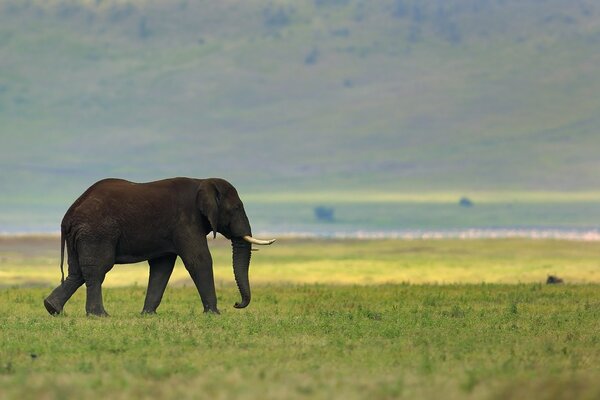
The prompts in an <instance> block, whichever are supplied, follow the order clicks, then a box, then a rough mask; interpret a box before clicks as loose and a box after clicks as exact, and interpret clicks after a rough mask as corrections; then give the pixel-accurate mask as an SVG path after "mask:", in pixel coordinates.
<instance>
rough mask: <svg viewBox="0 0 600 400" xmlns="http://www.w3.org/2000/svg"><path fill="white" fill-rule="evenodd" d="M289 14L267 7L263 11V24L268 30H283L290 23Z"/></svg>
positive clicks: (279, 8) (279, 9) (281, 9)
mask: <svg viewBox="0 0 600 400" xmlns="http://www.w3.org/2000/svg"><path fill="white" fill-rule="evenodd" d="M290 14H291V12H290V11H286V10H285V9H283V8H281V7H277V8H274V7H267V8H265V9H264V11H263V23H264V25H265V27H267V28H269V29H281V28H285V27H286V26H288V25H289V24H290V23H291V22H292V19H291V17H290Z"/></svg>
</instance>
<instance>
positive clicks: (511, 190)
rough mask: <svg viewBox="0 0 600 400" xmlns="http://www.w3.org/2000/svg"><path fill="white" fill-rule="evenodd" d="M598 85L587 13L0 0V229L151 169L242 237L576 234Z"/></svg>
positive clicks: (526, 0)
mask: <svg viewBox="0 0 600 400" xmlns="http://www.w3.org/2000/svg"><path fill="white" fill-rule="evenodd" d="M598 93H600V4H599V3H598V2H595V1H591V0H589V1H588V0H576V1H563V0H547V1H543V0H420V1H416V0H415V1H412V0H377V1H374V0H369V1H366V0H364V1H363V0H314V1H258V0H222V1H217V0H214V1H191V0H190V1H186V0H180V1H142V0H139V1H132V0H130V1H128V0H95V1H91V0H60V1H52V0H45V1H42V0H13V1H11V0H0V141H1V142H0V232H27V231H58V229H59V225H60V219H61V218H62V215H63V214H64V212H65V211H66V209H67V208H68V206H69V205H70V204H71V202H72V201H73V200H74V199H75V198H76V197H77V196H78V195H79V194H81V193H82V192H83V191H84V190H85V188H87V187H88V186H89V185H90V184H91V183H93V182H94V181H96V180H98V179H100V178H104V177H123V178H127V179H130V180H134V181H148V180H155V179H161V178H166V177H172V176H193V177H209V176H218V177H223V178H226V179H228V180H230V181H231V182H232V183H233V184H234V185H236V186H237V187H238V189H239V190H240V193H241V196H242V199H243V200H244V201H245V203H246V206H247V207H246V208H247V210H248V213H249V215H250V217H251V220H252V221H253V224H254V227H255V231H271V232H312V233H323V232H330V233H331V232H356V231H358V230H362V231H370V232H392V231H398V230H405V229H463V228H514V227H517V228H518V227H521V228H558V229H572V228H576V229H597V228H598V227H599V226H600V152H599V150H600V132H599V127H600V96H599V95H598ZM461 196H467V197H468V198H469V199H470V200H471V201H473V203H474V205H473V206H472V207H461V206H459V204H458V202H459V199H460V197H461ZM318 206H323V207H326V208H329V209H331V210H333V212H334V214H333V217H332V218H331V219H332V220H331V221H327V220H323V219H321V220H318V218H317V217H316V215H315V212H314V211H315V207H318Z"/></svg>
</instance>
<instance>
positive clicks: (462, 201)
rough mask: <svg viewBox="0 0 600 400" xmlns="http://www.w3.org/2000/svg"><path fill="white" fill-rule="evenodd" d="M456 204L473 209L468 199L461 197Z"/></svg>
mask: <svg viewBox="0 0 600 400" xmlns="http://www.w3.org/2000/svg"><path fill="white" fill-rule="evenodd" d="M458 204H459V205H460V206H461V207H473V206H474V205H475V204H474V203H473V202H472V201H471V199H469V198H468V197H461V198H460V200H459V201H458Z"/></svg>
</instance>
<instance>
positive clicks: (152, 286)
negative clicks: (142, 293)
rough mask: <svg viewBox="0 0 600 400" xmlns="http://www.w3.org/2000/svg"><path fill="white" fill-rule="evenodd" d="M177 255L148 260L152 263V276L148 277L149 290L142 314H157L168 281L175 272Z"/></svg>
mask: <svg viewBox="0 0 600 400" xmlns="http://www.w3.org/2000/svg"><path fill="white" fill-rule="evenodd" d="M176 258H177V255H175V254H168V255H166V256H163V257H159V258H154V259H152V260H148V264H150V278H149V279H148V290H147V291H146V300H145V301H144V309H143V310H142V314H155V313H156V309H157V308H158V306H159V305H160V301H161V300H162V297H163V294H164V293H165V288H166V287H167V282H169V278H170V277H171V273H172V272H173V267H174V266H175V259H176Z"/></svg>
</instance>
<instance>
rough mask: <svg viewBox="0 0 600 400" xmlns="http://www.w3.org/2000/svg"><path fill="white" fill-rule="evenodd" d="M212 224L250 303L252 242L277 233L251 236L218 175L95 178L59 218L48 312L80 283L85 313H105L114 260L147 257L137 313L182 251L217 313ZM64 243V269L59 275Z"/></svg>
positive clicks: (155, 297)
mask: <svg viewBox="0 0 600 400" xmlns="http://www.w3.org/2000/svg"><path fill="white" fill-rule="evenodd" d="M211 231H212V232H213V233H214V236H215V237H216V235H217V232H219V233H221V234H222V235H223V236H225V237H226V238H227V239H230V240H231V243H232V247H233V250H232V251H233V271H234V275H235V280H236V282H237V285H238V288H239V290H240V294H241V296H242V301H241V302H240V303H236V304H235V307H236V308H244V307H246V306H248V304H249V303H250V283H249V280H248V268H249V266H250V251H251V244H252V243H254V244H259V245H266V244H271V243H273V242H274V241H275V240H274V239H272V240H259V239H256V238H253V237H252V231H251V229H250V223H249V221H248V217H247V216H246V212H245V211H244V206H243V204H242V201H241V200H240V198H239V196H238V193H237V191H236V189H235V188H234V187H233V186H232V185H231V184H230V183H229V182H227V181H225V180H223V179H218V178H210V179H191V178H173V179H165V180H161V181H156V182H149V183H133V182H129V181H125V180H122V179H104V180H101V181H99V182H96V183H95V184H94V185H92V186H91V187H90V188H89V189H88V190H86V191H85V192H84V193H83V194H82V195H81V196H80V197H79V198H78V199H77V200H76V201H75V202H74V203H73V205H71V207H70V208H69V210H68V211H67V213H66V214H65V216H64V218H63V220H62V223H61V263H60V268H61V273H62V279H61V284H60V286H58V287H57V288H56V289H54V291H52V293H51V294H50V295H49V296H48V297H47V298H46V299H45V300H44V306H45V307H46V310H48V312H49V313H50V314H58V313H60V312H62V310H63V306H64V304H65V303H66V302H67V300H69V298H70V297H71V296H72V295H73V293H75V291H76V290H77V289H78V288H79V287H80V286H81V285H83V284H84V283H85V285H86V288H87V299H86V305H85V310H86V313H87V314H88V315H98V316H107V315H108V314H107V313H106V310H105V309H104V305H103V303H102V282H103V281H104V277H105V275H106V273H107V272H108V271H110V270H111V269H112V267H113V266H114V264H127V263H135V262H140V261H145V260H147V261H148V263H149V264H150V279H149V281H148V290H147V292H146V300H145V302H144V308H143V311H142V313H155V312H156V309H157V307H158V306H159V304H160V301H161V299H162V296H163V293H164V291H165V288H166V286H167V282H168V280H169V278H170V276H171V273H172V272H173V266H174V265H175V259H176V258H177V256H179V257H181V259H182V260H183V263H184V265H185V268H186V269H187V270H188V272H189V274H190V276H191V277H192V280H193V281H194V284H195V285H196V288H197V289H198V293H199V294H200V298H201V300H202V304H203V305H204V311H205V312H213V313H217V314H218V313H219V310H218V308H217V296H216V293H215V283H214V278H213V270H212V258H211V255H210V252H209V249H208V244H207V240H206V236H207V235H208V234H209V233H210V232H211ZM65 244H66V248H67V253H68V264H69V269H68V276H67V279H64V272H63V262H64V251H65Z"/></svg>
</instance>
